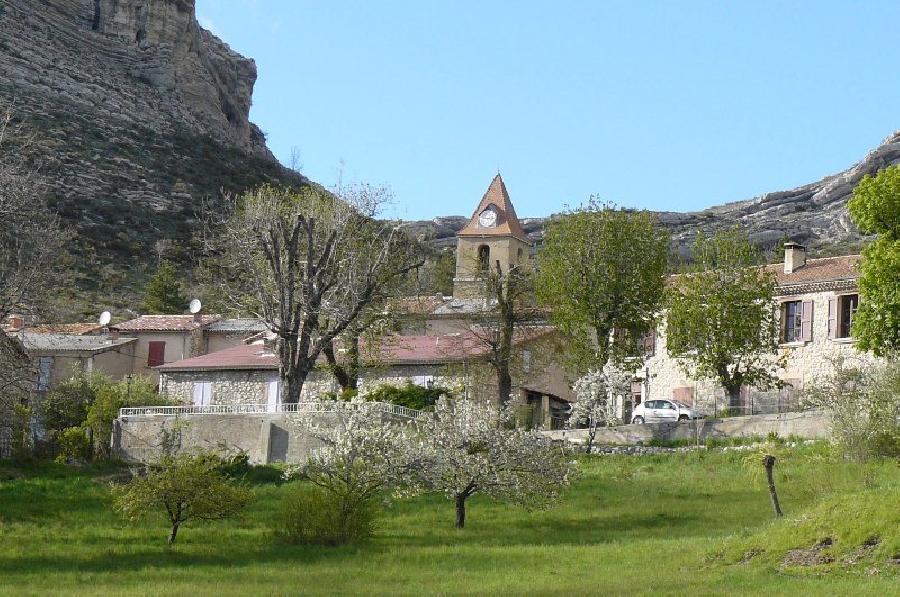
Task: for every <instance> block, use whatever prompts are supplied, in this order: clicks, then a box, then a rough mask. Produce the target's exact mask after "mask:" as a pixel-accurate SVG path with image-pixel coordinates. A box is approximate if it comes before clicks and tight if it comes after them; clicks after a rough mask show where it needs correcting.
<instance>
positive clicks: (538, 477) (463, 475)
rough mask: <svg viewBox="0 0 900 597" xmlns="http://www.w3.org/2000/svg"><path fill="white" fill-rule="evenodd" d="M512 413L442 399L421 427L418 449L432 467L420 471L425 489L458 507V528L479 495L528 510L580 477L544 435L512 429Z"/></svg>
mask: <svg viewBox="0 0 900 597" xmlns="http://www.w3.org/2000/svg"><path fill="white" fill-rule="evenodd" d="M511 412H512V411H511V409H509V408H507V409H504V410H500V409H498V408H496V407H494V406H493V405H492V404H488V403H486V402H478V401H475V400H459V401H452V402H451V401H449V400H447V399H446V398H441V399H440V400H439V401H438V402H437V404H435V407H434V412H433V413H432V414H431V415H430V416H427V417H424V418H422V419H420V420H419V421H418V425H417V426H418V428H419V441H418V445H416V446H415V448H414V449H415V450H416V452H417V453H418V454H420V455H422V456H423V457H424V459H425V462H426V463H427V465H426V466H425V467H424V468H420V469H417V470H418V474H419V485H420V489H424V490H432V491H442V492H444V493H445V494H446V495H447V497H448V498H451V499H453V500H454V501H455V502H456V510H457V521H456V524H457V526H458V527H462V526H464V524H465V502H466V500H467V499H468V498H469V497H471V496H472V495H474V494H475V493H483V494H485V495H488V496H490V497H491V498H493V499H498V500H503V501H508V502H512V503H514V504H517V505H520V506H523V507H525V508H539V507H544V506H546V505H548V504H549V503H550V502H552V501H553V500H554V499H556V498H557V497H558V496H559V493H560V491H561V489H562V488H563V487H565V486H567V485H568V484H569V482H570V481H571V479H572V478H573V476H574V475H575V474H576V473H577V468H576V466H575V463H573V462H570V461H567V459H566V457H565V455H564V454H563V452H562V450H561V449H558V448H554V447H553V446H552V445H551V443H550V440H549V438H547V437H546V436H545V435H543V434H541V433H539V432H537V431H533V430H526V429H521V428H511V426H510V421H511Z"/></svg>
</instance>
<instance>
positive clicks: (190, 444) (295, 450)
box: [112, 413, 339, 464]
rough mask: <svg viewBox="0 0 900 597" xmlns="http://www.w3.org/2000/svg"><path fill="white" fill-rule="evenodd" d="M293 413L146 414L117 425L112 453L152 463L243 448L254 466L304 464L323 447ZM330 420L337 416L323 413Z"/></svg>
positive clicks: (115, 426) (114, 430) (122, 418)
mask: <svg viewBox="0 0 900 597" xmlns="http://www.w3.org/2000/svg"><path fill="white" fill-rule="evenodd" d="M289 416H290V415H285V414H283V413H273V414H262V413H261V414H222V415H212V414H204V415H141V416H128V417H121V418H119V419H117V420H116V422H115V424H114V426H113V436H112V449H113V453H114V454H116V455H117V456H118V457H119V458H122V459H124V460H129V461H134V462H151V461H153V460H156V459H158V458H159V457H160V455H162V454H163V452H164V451H165V450H167V449H174V450H184V451H189V450H194V449H203V450H215V449H220V450H232V451H236V450H241V451H244V452H246V453H247V455H248V456H249V458H250V462H251V463H253V464H268V463H270V462H300V461H302V460H303V459H304V458H305V457H306V456H307V455H308V454H309V452H310V451H311V450H312V449H314V448H316V447H319V446H320V445H321V443H320V442H319V441H318V440H316V439H315V438H313V437H310V436H309V435H308V434H306V433H303V432H302V431H301V430H300V429H298V428H297V427H296V426H295V425H293V424H291V423H290V421H289V420H288V417H289ZM315 416H316V417H321V418H323V419H326V418H328V417H335V416H339V415H337V414H335V413H323V414H317V415H315Z"/></svg>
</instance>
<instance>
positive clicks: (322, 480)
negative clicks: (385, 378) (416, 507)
mask: <svg viewBox="0 0 900 597" xmlns="http://www.w3.org/2000/svg"><path fill="white" fill-rule="evenodd" d="M333 406H334V403H333V402H325V403H323V408H321V409H317V410H320V411H330V412H309V413H303V414H296V415H293V416H291V417H290V421H291V422H292V423H293V424H295V425H297V426H298V427H299V428H300V429H302V430H303V431H305V432H306V433H307V434H309V435H310V436H312V437H313V438H315V439H316V440H318V441H319V442H321V443H322V444H323V445H322V447H319V448H316V449H314V450H313V451H312V453H311V454H310V455H309V457H308V458H307V460H306V461H305V462H303V463H302V464H298V465H293V466H290V467H288V468H287V469H286V470H285V473H284V476H285V478H287V479H292V478H298V477H302V478H307V479H309V480H310V481H312V482H313V483H314V484H316V485H318V486H320V487H322V488H323V489H325V490H326V491H329V492H331V493H333V494H336V495H341V496H344V497H345V498H346V499H348V500H350V501H353V502H356V501H365V500H369V499H372V498H374V497H376V496H377V495H378V494H379V493H381V492H383V491H390V492H392V493H393V494H394V495H396V496H397V497H402V496H406V495H411V494H412V493H414V486H413V483H412V481H413V480H414V479H416V476H415V475H412V474H411V473H410V471H411V470H412V469H413V468H415V467H418V466H421V461H422V458H421V457H420V456H417V455H416V453H415V451H414V450H411V449H410V444H411V441H412V438H411V432H412V430H411V428H410V424H409V423H399V422H397V421H395V420H393V419H391V418H390V415H388V414H386V413H385V412H384V411H383V410H382V409H381V408H380V405H379V404H378V403H375V402H367V401H366V400H364V399H363V398H360V397H356V398H354V399H353V400H351V401H350V402H348V403H345V404H343V405H342V406H343V407H342V408H339V409H334V408H330V407H333Z"/></svg>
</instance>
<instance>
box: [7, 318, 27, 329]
mask: <svg viewBox="0 0 900 597" xmlns="http://www.w3.org/2000/svg"><path fill="white" fill-rule="evenodd" d="M6 324H7V325H8V326H9V327H10V328H12V330H13V331H15V332H18V331H19V330H21V329H22V328H23V327H25V318H23V317H22V316H21V315H10V316H9V317H7V319H6Z"/></svg>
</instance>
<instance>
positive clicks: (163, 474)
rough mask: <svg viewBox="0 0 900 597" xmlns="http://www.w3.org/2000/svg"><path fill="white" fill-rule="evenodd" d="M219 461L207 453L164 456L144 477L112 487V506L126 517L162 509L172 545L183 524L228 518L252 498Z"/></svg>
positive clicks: (137, 517) (132, 518)
mask: <svg viewBox="0 0 900 597" xmlns="http://www.w3.org/2000/svg"><path fill="white" fill-rule="evenodd" d="M221 464H222V459H221V458H220V457H218V456H215V455H213V456H211V455H210V454H208V453H199V454H179V455H177V456H164V457H163V458H162V460H161V461H160V462H159V464H157V465H156V466H154V467H153V468H151V470H150V473H149V474H148V475H147V476H146V477H135V478H134V479H132V480H131V481H130V482H129V483H128V484H127V485H123V486H121V487H117V488H115V489H114V490H113V496H114V504H115V507H116V509H117V510H118V511H119V512H121V514H122V515H123V516H124V517H125V518H126V519H128V520H130V521H136V520H139V519H140V518H142V517H144V516H145V515H147V514H148V513H150V512H163V513H165V515H166V518H167V520H168V522H169V524H170V525H171V527H170V531H169V538H168V541H167V543H168V544H169V545H172V544H174V543H175V540H176V538H177V536H178V529H179V528H180V527H181V526H182V525H183V524H185V523H188V522H192V521H197V520H221V519H223V518H228V517H229V516H233V515H234V514H236V513H238V512H239V511H240V510H241V509H243V508H244V506H246V505H247V504H249V503H250V502H252V501H253V492H252V491H250V489H249V488H247V487H245V486H244V485H240V484H237V483H235V482H234V481H232V480H231V479H229V478H227V477H226V476H225V475H224V474H222V471H221V470H220V466H221Z"/></svg>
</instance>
